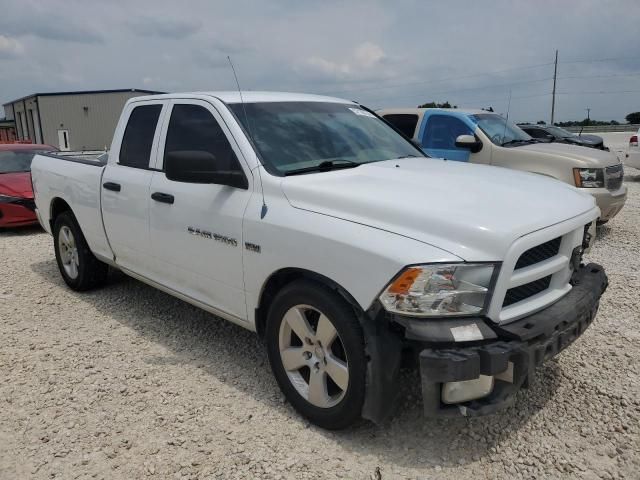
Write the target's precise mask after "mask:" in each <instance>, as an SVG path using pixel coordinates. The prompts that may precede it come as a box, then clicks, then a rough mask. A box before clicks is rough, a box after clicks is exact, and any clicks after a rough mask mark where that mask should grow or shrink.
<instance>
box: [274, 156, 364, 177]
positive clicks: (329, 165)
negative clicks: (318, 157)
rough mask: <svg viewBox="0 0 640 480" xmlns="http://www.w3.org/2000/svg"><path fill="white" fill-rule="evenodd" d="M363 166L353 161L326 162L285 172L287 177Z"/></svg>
mask: <svg viewBox="0 0 640 480" xmlns="http://www.w3.org/2000/svg"><path fill="white" fill-rule="evenodd" d="M360 165H362V164H361V163H358V162H352V161H351V160H344V159H339V160H325V161H324V162H320V163H319V164H318V165H314V166H313V167H304V168H296V169H294V170H289V171H288V172H285V173H284V175H285V176H289V175H300V174H301V173H309V172H329V171H331V170H337V169H340V168H355V167H359V166H360Z"/></svg>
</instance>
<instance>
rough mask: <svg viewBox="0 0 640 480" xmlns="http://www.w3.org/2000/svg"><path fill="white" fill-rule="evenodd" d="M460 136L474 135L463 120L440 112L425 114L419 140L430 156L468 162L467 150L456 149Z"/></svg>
mask: <svg viewBox="0 0 640 480" xmlns="http://www.w3.org/2000/svg"><path fill="white" fill-rule="evenodd" d="M459 135H473V129H472V128H471V127H470V126H469V125H467V124H466V123H465V122H464V121H463V120H462V119H460V118H458V117H455V116H453V115H447V114H444V113H439V112H434V113H432V112H429V111H427V112H425V114H424V119H423V121H422V125H421V127H420V132H419V134H418V140H419V141H420V144H421V145H422V149H423V150H424V151H425V152H426V153H427V154H428V155H430V156H432V157H436V158H446V159H447V160H457V161H460V162H468V161H469V156H470V152H469V149H467V148H460V147H456V138H458V136H459Z"/></svg>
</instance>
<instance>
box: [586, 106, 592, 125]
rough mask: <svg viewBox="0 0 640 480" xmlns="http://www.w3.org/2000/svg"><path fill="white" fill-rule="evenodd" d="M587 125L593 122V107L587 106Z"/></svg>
mask: <svg viewBox="0 0 640 480" xmlns="http://www.w3.org/2000/svg"><path fill="white" fill-rule="evenodd" d="M585 110H587V125H589V124H591V109H590V108H587V109H585Z"/></svg>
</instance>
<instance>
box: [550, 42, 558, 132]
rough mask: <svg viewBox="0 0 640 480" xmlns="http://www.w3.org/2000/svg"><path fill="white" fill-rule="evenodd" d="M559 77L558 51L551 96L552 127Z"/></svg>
mask: <svg viewBox="0 0 640 480" xmlns="http://www.w3.org/2000/svg"><path fill="white" fill-rule="evenodd" d="M557 76H558V50H556V61H555V64H554V67H553V93H552V94H551V125H553V118H554V116H555V113H556V78H557Z"/></svg>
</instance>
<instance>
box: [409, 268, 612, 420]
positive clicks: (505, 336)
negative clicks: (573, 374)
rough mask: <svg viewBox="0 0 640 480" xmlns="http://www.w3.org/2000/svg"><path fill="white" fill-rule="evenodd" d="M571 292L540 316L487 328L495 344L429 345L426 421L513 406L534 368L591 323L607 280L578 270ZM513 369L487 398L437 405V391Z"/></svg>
mask: <svg viewBox="0 0 640 480" xmlns="http://www.w3.org/2000/svg"><path fill="white" fill-rule="evenodd" d="M572 283H573V288H572V290H571V291H570V292H569V293H568V294H567V295H565V296H564V297H563V298H562V299H561V300H559V301H558V302H556V303H555V304H553V305H551V306H550V307H547V308H546V309H544V310H542V311H541V312H538V313H535V314H533V315H531V316H529V317H526V318H523V319H521V320H518V321H517V322H513V323H511V324H508V325H503V326H492V329H493V330H494V331H495V332H496V334H497V336H498V338H499V340H497V341H491V342H489V343H485V344H482V345H476V346H471V347H459V348H458V347H450V346H447V347H438V346H437V345H431V346H429V347H428V348H425V349H423V350H422V351H421V352H420V355H419V364H420V375H421V380H422V394H423V401H424V409H425V415H427V416H431V417H433V416H451V415H465V416H476V415H484V414H489V413H493V412H495V411H497V410H499V409H501V408H503V407H505V406H506V405H508V404H509V403H511V402H512V401H513V398H514V395H515V393H516V392H517V391H518V390H519V389H520V388H521V387H522V386H523V385H524V384H525V383H526V382H529V381H530V379H531V378H532V377H533V375H534V371H535V368H536V367H537V366H539V365H540V364H541V363H542V362H544V361H545V360H547V359H549V358H551V357H553V356H555V355H557V354H558V353H559V352H561V351H562V350H563V349H565V348H566V347H567V346H568V345H570V344H571V343H573V341H574V340H576V339H577V338H578V337H579V336H580V335H581V334H582V333H583V332H584V331H585V330H586V328H587V327H588V326H589V324H590V323H591V322H592V321H593V319H594V318H595V315H596V312H597V309H598V305H599V300H600V297H601V296H602V294H603V293H604V291H605V290H606V288H607V285H608V280H607V276H606V275H605V273H604V270H603V269H602V267H601V266H599V265H596V264H589V265H587V266H583V267H580V269H579V270H578V271H577V272H575V273H574V276H573V278H572ZM509 363H511V364H512V365H513V378H512V381H511V382H508V381H504V380H496V381H495V387H494V390H493V392H492V393H491V394H489V395H488V396H486V397H484V398H481V399H478V400H474V401H471V402H466V403H462V404H457V405H445V404H443V403H442V402H441V401H440V395H441V386H442V383H446V382H457V381H464V380H471V379H475V378H478V376H479V375H496V374H500V373H502V372H504V371H505V370H507V367H508V365H509Z"/></svg>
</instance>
